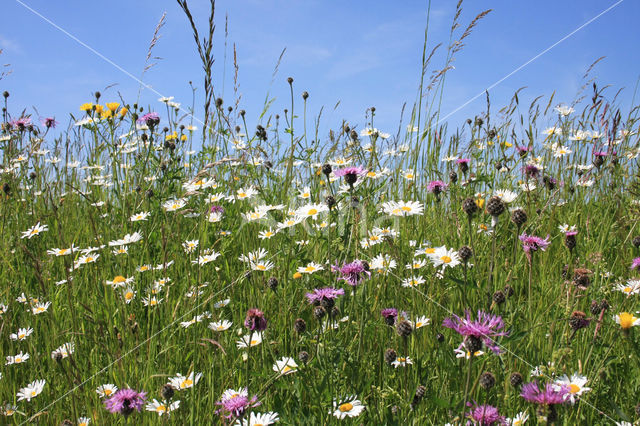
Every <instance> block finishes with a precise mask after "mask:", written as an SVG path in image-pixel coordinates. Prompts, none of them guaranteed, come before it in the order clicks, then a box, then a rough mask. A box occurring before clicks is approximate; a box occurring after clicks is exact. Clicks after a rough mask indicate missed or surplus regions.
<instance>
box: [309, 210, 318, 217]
mask: <svg viewBox="0 0 640 426" xmlns="http://www.w3.org/2000/svg"><path fill="white" fill-rule="evenodd" d="M307 214H308V215H309V216H314V215H316V214H318V210H316V209H311V210H309V211H308V212H307Z"/></svg>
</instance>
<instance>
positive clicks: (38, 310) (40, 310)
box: [36, 306, 44, 312]
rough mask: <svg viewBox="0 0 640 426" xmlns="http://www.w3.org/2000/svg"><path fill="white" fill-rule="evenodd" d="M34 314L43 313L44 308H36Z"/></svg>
mask: <svg viewBox="0 0 640 426" xmlns="http://www.w3.org/2000/svg"><path fill="white" fill-rule="evenodd" d="M36 312H44V308H43V307H42V306H38V307H37V308H36Z"/></svg>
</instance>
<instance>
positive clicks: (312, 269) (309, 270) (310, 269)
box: [304, 266, 316, 272]
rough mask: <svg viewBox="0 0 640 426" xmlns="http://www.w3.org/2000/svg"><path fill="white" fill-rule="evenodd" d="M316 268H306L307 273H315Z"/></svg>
mask: <svg viewBox="0 0 640 426" xmlns="http://www.w3.org/2000/svg"><path fill="white" fill-rule="evenodd" d="M315 269H316V268H314V267H313V266H307V267H306V268H304V270H305V272H313V271H315Z"/></svg>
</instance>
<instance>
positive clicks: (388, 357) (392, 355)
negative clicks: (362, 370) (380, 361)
mask: <svg viewBox="0 0 640 426" xmlns="http://www.w3.org/2000/svg"><path fill="white" fill-rule="evenodd" d="M396 358H398V354H397V353H396V351H395V350H393V349H391V348H389V349H387V350H386V351H384V362H386V363H387V364H389V365H391V363H392V362H394V361H395V360H396Z"/></svg>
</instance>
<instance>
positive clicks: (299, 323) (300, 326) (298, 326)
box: [293, 318, 307, 334]
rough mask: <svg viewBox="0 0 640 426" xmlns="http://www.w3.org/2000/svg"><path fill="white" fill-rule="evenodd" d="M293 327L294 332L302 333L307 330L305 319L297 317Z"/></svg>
mask: <svg viewBox="0 0 640 426" xmlns="http://www.w3.org/2000/svg"><path fill="white" fill-rule="evenodd" d="M293 329H294V330H295V331H296V333H298V334H303V333H304V332H305V331H307V323H306V321H305V320H303V319H302V318H298V319H297V320H296V322H295V323H294V325H293Z"/></svg>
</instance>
